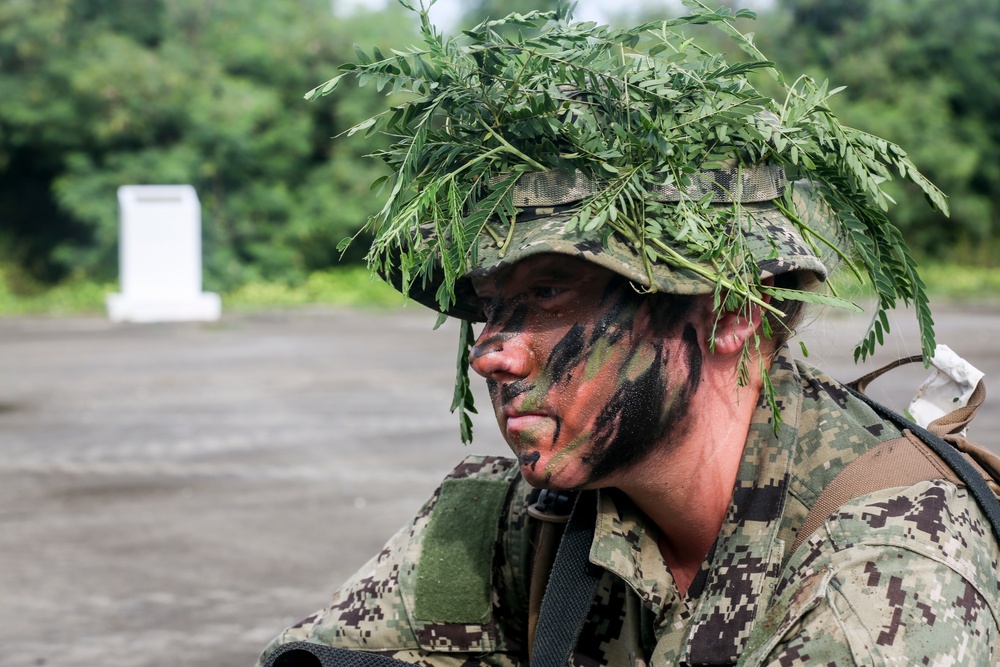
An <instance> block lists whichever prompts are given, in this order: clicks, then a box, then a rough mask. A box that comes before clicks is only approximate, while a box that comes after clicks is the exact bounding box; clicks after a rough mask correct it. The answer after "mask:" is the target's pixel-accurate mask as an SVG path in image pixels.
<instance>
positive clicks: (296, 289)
mask: <svg viewBox="0 0 1000 667" xmlns="http://www.w3.org/2000/svg"><path fill="white" fill-rule="evenodd" d="M310 304H323V305H331V306H358V307H381V308H386V307H394V306H401V305H403V297H402V295H401V294H399V292H397V291H396V290H394V289H393V288H392V287H390V286H389V285H388V284H387V283H386V282H385V281H383V280H381V279H379V278H377V277H373V276H372V275H371V272H370V271H369V270H368V269H367V268H366V267H364V266H350V267H342V268H336V269H329V270H327V271H317V272H315V273H312V274H310V276H309V277H308V278H307V279H306V281H305V282H304V283H302V284H301V285H288V284H285V283H280V282H263V281H254V282H250V283H246V284H245V285H242V286H240V287H239V288H237V289H235V290H233V291H231V292H229V293H226V294H223V295H222V306H223V308H226V307H233V308H239V309H253V308H283V307H289V306H303V305H310Z"/></svg>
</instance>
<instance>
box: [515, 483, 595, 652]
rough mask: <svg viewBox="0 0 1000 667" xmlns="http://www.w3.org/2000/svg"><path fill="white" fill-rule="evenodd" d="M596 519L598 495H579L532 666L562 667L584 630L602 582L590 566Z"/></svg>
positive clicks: (559, 556) (546, 599) (546, 602)
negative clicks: (581, 631) (598, 585)
mask: <svg viewBox="0 0 1000 667" xmlns="http://www.w3.org/2000/svg"><path fill="white" fill-rule="evenodd" d="M596 517H597V493H596V492H594V491H584V492H582V493H580V495H579V496H578V497H577V499H576V503H575V504H574V505H573V513H572V514H571V515H570V517H569V522H568V523H567V524H566V530H565V532H564V533H563V537H562V540H561V541H560V543H559V550H558V551H557V552H556V559H555V562H554V563H553V564H552V573H551V574H550V575H549V582H548V584H547V585H546V587H545V596H544V597H543V598H542V608H541V611H540V612H539V615H538V626H537V628H536V630H535V645H534V647H532V652H531V666H532V667H565V665H566V662H567V660H568V659H569V656H570V651H572V650H573V647H574V646H575V645H576V640H577V638H578V637H579V636H580V630H581V629H583V623H584V621H585V620H586V619H587V614H588V613H589V612H590V606H591V604H592V603H593V601H594V594H595V593H596V592H597V583H598V582H599V581H600V580H601V570H600V569H599V568H597V567H594V566H593V565H592V564H591V563H590V545H591V544H592V543H593V541H594V521H595V520H596Z"/></svg>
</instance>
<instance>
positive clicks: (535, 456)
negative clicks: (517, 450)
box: [518, 449, 542, 472]
mask: <svg viewBox="0 0 1000 667" xmlns="http://www.w3.org/2000/svg"><path fill="white" fill-rule="evenodd" d="M540 458H542V453H541V452H540V451H538V450H537V449H536V450H535V451H533V452H528V453H527V454H522V455H521V456H519V457H518V461H520V463H521V465H523V466H531V471H532V472H534V471H535V466H536V465H537V464H538V460H539V459H540Z"/></svg>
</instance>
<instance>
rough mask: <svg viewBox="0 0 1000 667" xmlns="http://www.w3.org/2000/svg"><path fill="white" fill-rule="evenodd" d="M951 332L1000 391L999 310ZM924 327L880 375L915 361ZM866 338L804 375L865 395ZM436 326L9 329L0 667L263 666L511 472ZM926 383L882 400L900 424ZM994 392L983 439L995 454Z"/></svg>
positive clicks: (881, 387) (895, 381) (939, 313)
mask: <svg viewBox="0 0 1000 667" xmlns="http://www.w3.org/2000/svg"><path fill="white" fill-rule="evenodd" d="M935 315H936V318H937V320H938V331H939V340H940V342H943V343H946V344H948V345H950V346H951V347H952V348H953V349H955V350H956V351H957V352H959V353H960V354H962V355H963V356H965V357H966V358H968V359H969V360H970V361H971V362H972V363H974V364H975V365H977V366H979V367H980V368H981V369H982V370H983V371H986V373H987V377H988V378H991V377H992V378H997V377H1000V346H998V345H997V341H998V339H1000V304H992V305H980V306H961V307H960V306H949V305H940V306H939V307H937V308H936V309H935ZM910 320H911V318H910V317H909V316H908V315H905V314H904V315H902V316H900V317H899V318H898V321H894V324H893V330H894V333H895V335H894V336H893V337H892V338H890V341H889V345H888V346H887V347H888V349H887V350H886V351H884V352H880V353H879V358H878V359H877V360H876V361H878V362H880V363H882V362H888V361H890V360H891V359H893V358H895V357H896V356H902V355H903V354H910V353H913V352H916V351H917V350H916V348H917V343H916V341H917V339H916V333H915V331H914V325H913V324H911V322H910ZM865 322H866V320H865V319H863V318H859V317H848V316H844V315H828V316H826V317H823V318H819V319H815V320H813V321H810V322H809V324H808V326H807V331H806V332H805V333H804V334H803V339H804V340H805V341H806V345H807V348H808V350H809V352H810V357H809V361H810V362H812V363H814V364H815V365H817V366H820V367H822V368H824V369H826V370H828V371H829V372H831V373H832V374H833V375H835V376H836V377H838V378H841V379H852V378H853V377H856V376H857V375H860V374H861V373H862V372H863V370H865V369H864V368H861V369H859V368H856V367H854V365H853V363H852V362H851V354H850V346H851V344H853V342H854V341H855V340H856V339H857V338H858V337H859V336H860V334H861V331H862V330H863V328H864V325H865ZM433 323H434V316H433V315H431V314H428V313H427V312H425V311H422V310H421V309H419V308H418V307H415V306H414V307H410V308H408V309H406V310H404V311H400V312H384V311H383V312H378V311H370V312H369V311H360V310H330V309H314V310H295V311H287V312H270V313H257V314H247V313H242V314H226V315H225V316H224V318H223V320H222V321H220V322H217V323H211V324H194V323H191V324H162V325H143V326H137V325H120V324H119V325H116V324H112V323H110V322H108V321H106V320H105V319H102V318H98V317H93V318H8V319H0V647H2V649H0V665H2V666H4V667H6V666H11V667H14V666H16V667H21V666H25V667H27V666H29V665H54V666H59V667H92V666H93V665H102V666H103V667H117V666H129V667H133V666H135V667H154V666H155V667H168V666H170V667H175V666H176V665H190V666H194V667H200V666H204V667H208V666H209V665H212V666H213V667H229V666H232V667H236V666H238V665H251V664H252V663H253V661H254V660H255V658H256V655H257V653H258V652H259V650H260V648H261V647H262V646H263V645H264V644H265V643H266V642H267V641H268V640H269V639H270V638H271V637H272V636H273V635H274V634H275V633H277V632H278V631H279V630H280V629H281V628H283V627H284V626H285V625H287V624H289V623H291V622H294V621H295V620H298V619H299V618H301V617H302V616H305V615H306V614H308V613H309V612H311V611H313V610H314V609H316V608H319V607H321V606H322V605H323V604H324V603H325V602H326V600H327V598H328V597H329V594H330V592H331V591H332V590H333V589H334V588H335V587H336V586H337V584H339V583H340V582H341V581H342V580H343V579H344V578H346V577H347V576H348V575H349V574H350V573H351V572H353V571H354V570H355V569H356V568H357V567H359V566H360V565H361V564H362V563H363V562H364V561H365V560H367V559H368V557H370V556H371V555H373V554H374V553H375V552H376V551H377V550H378V548H379V547H380V546H381V545H382V543H383V542H384V541H385V540H386V539H387V538H388V537H389V536H390V535H391V534H392V533H393V532H394V531H395V530H396V528H398V527H399V526H400V525H401V524H402V523H403V522H404V521H405V520H406V519H407V518H408V517H409V516H410V515H412V514H413V512H415V511H416V510H417V509H418V508H419V506H420V505H421V504H422V503H423V501H424V500H425V499H426V498H427V496H428V495H429V494H430V493H431V492H432V491H433V489H434V487H435V486H436V485H437V483H438V481H439V480H440V479H441V477H442V476H443V475H444V474H446V472H447V471H448V470H449V469H450V468H451V467H452V466H453V465H454V464H455V463H457V462H458V461H459V460H460V459H461V457H462V456H464V455H466V454H469V453H497V454H502V453H505V452H506V451H507V449H506V446H505V445H504V444H503V442H502V441H501V440H500V438H499V435H498V434H497V433H496V427H495V425H494V423H493V421H492V417H491V415H489V414H484V415H480V416H479V417H478V418H477V421H476V424H477V429H476V443H475V444H474V445H473V446H471V447H463V446H462V445H461V444H460V443H459V441H458V426H457V420H456V418H455V416H453V415H451V414H450V413H449V412H448V406H449V404H450V402H451V391H452V380H453V377H454V363H455V340H456V337H457V328H456V327H454V326H452V325H446V326H445V327H444V329H445V331H436V332H435V331H432V330H431V328H432V325H433ZM926 374H927V373H926V371H924V370H923V369H922V368H920V367H913V368H906V369H900V370H897V371H894V372H893V374H892V375H891V376H890V377H888V378H886V379H884V380H881V381H880V382H879V383H878V384H877V385H876V386H875V387H874V388H873V390H872V392H871V393H872V394H873V395H874V396H876V398H879V399H880V400H883V401H886V402H889V403H891V404H894V405H895V406H896V407H903V406H905V402H906V401H907V400H908V398H909V396H911V395H912V393H913V391H914V389H915V388H916V386H917V385H918V384H919V383H920V382H921V381H922V379H923V378H924V377H925V376H926ZM993 384H994V386H997V387H998V390H997V392H996V393H995V394H994V396H992V397H990V398H989V399H988V403H987V406H986V407H985V409H984V410H983V411H981V412H982V414H981V415H980V416H979V417H978V418H977V420H976V422H975V424H974V426H975V427H976V428H975V430H974V432H973V436H974V438H975V439H977V440H978V441H980V442H982V443H983V444H987V445H989V446H991V447H992V448H993V449H994V450H995V451H998V452H1000V410H998V409H997V406H998V404H1000V383H997V382H996V381H995V382H994V383H993ZM477 388H478V389H477V391H478V394H477V396H478V399H479V404H480V405H481V406H483V407H484V408H485V409H486V410H487V411H488V407H487V403H486V399H485V394H484V392H483V389H482V387H481V386H480V383H477Z"/></svg>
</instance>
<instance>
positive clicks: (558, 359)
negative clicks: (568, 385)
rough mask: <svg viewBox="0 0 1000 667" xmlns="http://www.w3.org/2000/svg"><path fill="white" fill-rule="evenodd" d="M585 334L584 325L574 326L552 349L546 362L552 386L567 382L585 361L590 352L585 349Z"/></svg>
mask: <svg viewBox="0 0 1000 667" xmlns="http://www.w3.org/2000/svg"><path fill="white" fill-rule="evenodd" d="M584 332H585V329H584V327H583V325H581V324H574V325H573V326H572V327H570V330H569V331H567V332H566V335H565V336H563V337H562V339H560V340H559V342H558V343H556V344H555V345H554V346H553V347H552V351H551V352H550V353H549V358H548V360H547V361H546V362H545V368H546V369H547V370H548V371H549V379H550V381H551V382H552V384H560V383H562V382H566V381H567V376H568V375H569V373H570V372H571V371H572V370H573V369H574V368H576V366H578V365H579V364H580V363H581V362H582V361H583V360H584V355H585V353H588V352H589V350H587V349H586V347H585V343H584V337H583V335H584Z"/></svg>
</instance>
